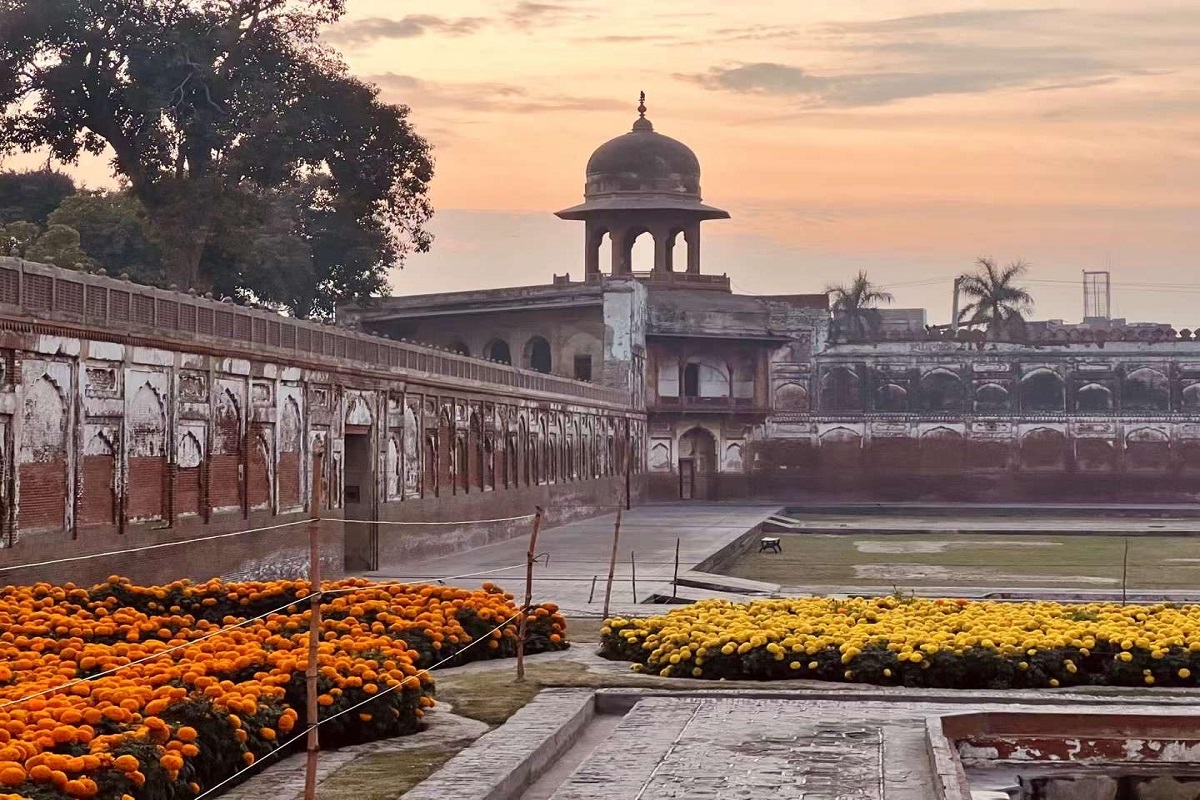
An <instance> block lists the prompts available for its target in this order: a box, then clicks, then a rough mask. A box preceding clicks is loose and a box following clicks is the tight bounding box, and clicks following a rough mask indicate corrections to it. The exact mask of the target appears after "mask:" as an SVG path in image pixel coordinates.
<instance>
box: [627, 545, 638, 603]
mask: <svg viewBox="0 0 1200 800" xmlns="http://www.w3.org/2000/svg"><path fill="white" fill-rule="evenodd" d="M629 586H630V588H631V589H632V590H633V602H634V603H637V561H636V560H635V559H634V553H633V551H632V550H630V551H629Z"/></svg>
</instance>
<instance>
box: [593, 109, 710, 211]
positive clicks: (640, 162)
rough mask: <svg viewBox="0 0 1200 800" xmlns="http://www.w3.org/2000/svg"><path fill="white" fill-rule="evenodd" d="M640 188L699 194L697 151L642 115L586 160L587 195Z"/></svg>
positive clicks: (630, 190)
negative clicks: (629, 129)
mask: <svg viewBox="0 0 1200 800" xmlns="http://www.w3.org/2000/svg"><path fill="white" fill-rule="evenodd" d="M641 123H644V124H641ZM639 191H640V192H644V191H651V192H663V191H666V192H677V193H680V194H688V195H695V196H699V194H700V160H699V159H698V158H696V154H695V153H693V152H692V149H691V148H690V147H688V146H687V145H686V144H684V143H683V142H681V141H679V140H677V139H672V138H671V137H670V136H663V135H662V134H661V133H657V132H655V130H654V128H653V126H652V125H651V124H650V120H648V119H646V118H645V117H640V118H638V121H637V122H636V123H634V126H633V130H631V131H630V132H629V133H626V134H622V135H621V136H618V137H616V138H614V139H609V140H608V141H607V142H605V143H604V144H602V145H600V147H598V148H596V152H594V153H592V157H591V158H590V159H588V163H587V188H586V189H585V194H586V195H593V194H605V193H608V192H639Z"/></svg>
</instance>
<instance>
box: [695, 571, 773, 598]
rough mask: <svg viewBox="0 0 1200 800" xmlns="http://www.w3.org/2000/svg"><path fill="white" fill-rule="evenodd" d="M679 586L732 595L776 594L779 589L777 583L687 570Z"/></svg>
mask: <svg viewBox="0 0 1200 800" xmlns="http://www.w3.org/2000/svg"><path fill="white" fill-rule="evenodd" d="M679 585H680V586H694V587H695V588H697V589H715V590H716V591H718V592H732V593H734V594H778V593H779V590H780V588H781V586H780V584H778V583H767V582H765V581H754V580H750V579H749V578H735V577H733V576H732V575H714V574H713V573H711V572H700V571H698V570H688V571H687V572H685V573H683V574H682V575H680V576H679Z"/></svg>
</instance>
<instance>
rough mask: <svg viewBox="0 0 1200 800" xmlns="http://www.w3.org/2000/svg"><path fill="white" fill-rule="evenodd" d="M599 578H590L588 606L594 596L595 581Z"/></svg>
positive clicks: (597, 576)
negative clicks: (590, 586)
mask: <svg viewBox="0 0 1200 800" xmlns="http://www.w3.org/2000/svg"><path fill="white" fill-rule="evenodd" d="M599 577H600V576H599V575H593V576H592V588H591V590H590V591H589V592H588V605H589V606H590V605H591V604H592V598H593V597H595V596H596V579H597V578H599Z"/></svg>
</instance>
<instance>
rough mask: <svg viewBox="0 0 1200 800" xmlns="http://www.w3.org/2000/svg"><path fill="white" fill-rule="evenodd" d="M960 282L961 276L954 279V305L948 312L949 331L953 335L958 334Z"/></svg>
mask: <svg viewBox="0 0 1200 800" xmlns="http://www.w3.org/2000/svg"><path fill="white" fill-rule="evenodd" d="M962 280H963V276H962V275H959V276H958V277H957V278H955V279H954V304H953V306H952V307H951V311H950V330H951V332H953V333H958V289H959V287H960V286H962Z"/></svg>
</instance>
